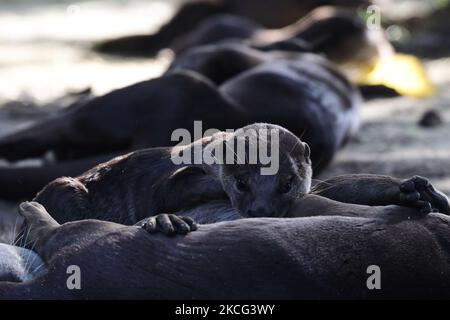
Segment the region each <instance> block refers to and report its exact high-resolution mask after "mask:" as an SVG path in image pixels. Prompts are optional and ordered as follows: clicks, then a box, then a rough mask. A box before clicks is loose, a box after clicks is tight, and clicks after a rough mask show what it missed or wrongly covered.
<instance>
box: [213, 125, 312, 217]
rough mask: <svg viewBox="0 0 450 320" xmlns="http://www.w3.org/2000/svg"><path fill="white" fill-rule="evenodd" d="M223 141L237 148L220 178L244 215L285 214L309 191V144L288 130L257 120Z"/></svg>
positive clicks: (272, 215) (222, 168)
mask: <svg viewBox="0 0 450 320" xmlns="http://www.w3.org/2000/svg"><path fill="white" fill-rule="evenodd" d="M224 143H225V149H226V150H228V151H229V150H234V160H235V163H225V164H224V165H223V166H221V170H220V176H221V179H220V180H221V182H222V185H223V188H224V190H225V192H226V194H227V195H228V197H229V199H230V201H231V203H232V205H233V207H235V208H236V209H238V210H239V211H240V213H241V214H242V215H243V216H245V217H282V216H284V215H286V213H287V212H288V211H289V209H290V207H291V206H292V205H293V204H294V203H295V201H296V200H297V199H299V198H301V197H302V196H304V195H305V194H307V193H308V192H309V190H310V186H311V175H312V169H311V161H310V159H309V156H310V150H309V147H308V145H307V144H306V143H303V142H302V141H300V139H299V138H297V137H296V136H295V135H294V134H292V133H291V132H289V131H288V130H286V129H284V128H282V127H279V126H275V125H269V124H254V125H250V126H246V127H244V128H242V129H240V130H238V131H236V133H235V134H233V135H232V136H231V137H229V138H228V139H227V140H226V141H225V142H224ZM239 143H241V144H240V147H239ZM243 145H245V148H244V147H242V146H243ZM243 150H245V152H243ZM252 153H253V154H252ZM254 153H256V155H255V154H254ZM264 153H266V155H264ZM252 160H253V161H252ZM274 162H277V163H274Z"/></svg>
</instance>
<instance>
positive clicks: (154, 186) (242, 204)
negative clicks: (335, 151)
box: [35, 124, 450, 224]
mask: <svg viewBox="0 0 450 320" xmlns="http://www.w3.org/2000/svg"><path fill="white" fill-rule="evenodd" d="M263 130H265V132H264V134H263V133H261V132H263ZM269 130H273V131H275V132H276V133H277V134H278V135H279V138H278V140H277V141H276V140H273V141H272V139H274V137H272V135H271V136H270V138H269V136H268V135H267V133H268V131H269ZM252 138H254V140H253V141H252V140H249V139H252ZM240 141H243V142H244V144H243V147H244V149H241V150H244V152H239V142H240ZM260 141H264V142H265V143H266V144H267V146H266V147H268V148H266V151H268V149H270V154H271V156H276V157H277V161H278V165H277V168H276V169H277V170H276V171H275V172H273V173H272V172H270V174H267V175H266V174H263V171H262V170H263V169H267V168H264V166H267V164H268V162H267V161H266V162H265V163H263V162H262V159H261V153H257V157H255V158H254V160H255V161H254V163H253V164H251V163H249V159H250V158H251V157H252V156H254V155H255V153H254V152H255V150H256V149H252V147H254V146H258V145H256V142H258V143H259V142H260ZM272 146H275V147H277V148H272ZM218 150H231V152H230V154H231V156H232V157H231V160H232V161H231V163H225V162H221V163H217V162H211V163H207V160H206V158H204V159H202V161H204V162H200V163H192V159H195V156H196V154H198V153H201V155H202V156H209V157H210V158H212V159H213V160H217V158H218V157H219V155H218V153H217V152H218ZM256 151H261V150H256ZM252 152H253V153H252ZM309 155H310V151H309V147H308V146H307V144H305V143H303V142H302V141H301V140H300V139H299V138H298V137H296V136H295V135H293V134H292V133H291V132H289V131H287V130H286V129H284V128H281V127H279V126H274V125H269V124H254V125H250V126H246V127H244V128H242V129H240V130H238V131H236V132H235V133H233V134H230V133H225V132H218V133H216V134H214V135H212V136H209V137H206V138H203V139H200V140H198V141H196V142H194V143H192V144H190V145H187V146H176V147H173V148H155V149H146V150H141V151H136V152H134V153H131V154H127V155H125V156H121V157H118V158H116V159H113V160H111V161H109V162H106V163H104V164H101V165H99V166H97V167H94V168H93V169H91V170H89V171H87V172H86V173H85V174H83V175H81V176H79V177H78V178H59V179H57V180H55V181H53V182H52V183H50V184H49V185H47V186H46V187H45V188H44V189H43V190H42V191H41V192H40V193H39V194H38V195H37V197H36V198H35V201H37V202H39V203H41V204H43V205H44V206H45V207H46V208H47V210H48V211H49V212H50V214H51V215H52V216H53V217H54V218H55V219H56V220H57V221H58V222H66V221H72V220H80V219H87V218H95V219H101V220H108V221H114V222H118V223H123V224H135V223H137V222H138V221H139V220H142V219H144V218H146V217H149V216H153V215H156V214H159V213H175V212H177V211H180V210H182V209H188V208H192V207H195V206H198V205H199V204H202V203H206V202H210V201H230V203H231V205H232V206H233V207H234V208H236V209H237V210H238V211H239V213H240V216H241V217H285V216H289V212H290V211H291V209H292V207H293V206H294V205H295V203H297V202H298V201H300V200H301V199H302V198H303V197H304V196H305V195H306V194H308V193H310V186H311V176H312V168H311V161H310V159H309ZM186 156H188V159H190V162H188V163H182V162H179V160H180V159H183V158H185V157H186ZM223 157H224V155H223V154H222V155H221V156H220V158H221V159H223ZM274 159H275V158H274ZM175 160H176V161H175ZM236 160H243V161H240V162H239V161H236ZM271 160H272V159H271ZM411 184H412V185H411ZM405 185H406V187H405ZM311 193H312V194H315V195H323V196H325V197H327V198H329V199H333V200H337V201H340V202H349V203H354V204H365V205H390V204H399V205H407V206H412V207H415V208H417V209H419V210H420V211H421V212H423V213H428V212H430V211H432V210H433V209H436V210H438V211H440V212H442V213H450V209H449V208H450V206H449V205H448V199H447V198H446V196H445V195H443V194H442V193H440V192H438V191H436V190H435V189H434V188H433V186H432V185H431V184H430V183H429V182H428V181H427V180H426V179H423V178H413V179H411V180H407V181H406V182H404V183H402V182H401V181H400V180H397V179H394V178H390V177H384V176H376V175H348V176H343V177H337V178H335V179H334V180H328V181H325V182H322V183H319V184H318V185H316V186H315V187H314V188H313V189H312V191H311ZM195 218H196V219H199V217H195ZM205 219H208V221H210V222H217V220H214V219H211V218H205ZM227 219H228V218H227V217H226V216H225V217H224V218H223V219H219V221H223V220H227ZM203 221H204V220H203V219H202V218H200V222H203Z"/></svg>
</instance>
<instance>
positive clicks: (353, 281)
mask: <svg viewBox="0 0 450 320" xmlns="http://www.w3.org/2000/svg"><path fill="white" fill-rule="evenodd" d="M36 210H37V212H36ZM194 210H196V211H201V212H202V213H201V215H202V216H205V215H206V216H208V215H211V214H214V213H215V212H217V213H219V215H222V214H223V213H224V212H227V211H230V210H231V211H233V209H231V208H230V207H229V205H227V204H226V203H224V204H222V207H221V208H220V209H219V208H218V206H217V205H216V206H215V207H214V208H213V209H212V210H211V204H206V205H203V206H200V207H197V208H196V209H194ZM24 211H26V212H29V214H28V213H26V212H25V213H24ZM344 212H345V213H347V214H348V215H353V217H342V216H341V217H340V216H328V217H310V218H291V219H273V218H272V219H268V218H257V219H244V220H240V221H239V222H237V221H234V222H233V221H232V222H224V223H217V224H211V225H204V226H200V227H199V230H197V231H196V232H193V233H190V234H189V235H187V236H184V237H175V238H166V237H162V236H161V235H150V234H148V233H147V232H145V231H144V230H142V229H141V228H137V227H127V226H123V225H119V224H115V223H111V222H104V221H95V220H85V221H77V222H71V223H67V224H64V225H62V226H59V225H57V224H56V223H55V222H54V221H52V220H51V218H50V217H49V216H48V214H47V213H46V212H45V210H44V209H43V208H42V207H39V206H37V207H36V205H35V208H34V209H30V208H29V207H22V214H23V215H25V217H26V220H27V223H28V225H30V226H32V228H31V229H30V230H31V232H30V234H31V235H32V237H34V240H36V246H35V248H36V250H37V252H38V253H39V254H40V256H41V257H43V259H44V260H45V262H46V263H47V265H48V268H49V270H52V271H50V272H47V273H46V274H45V275H43V276H42V277H40V278H38V279H36V280H34V281H32V282H27V283H23V284H13V283H5V282H3V283H0V298H2V299H30V298H34V299H108V298H110V299H381V298H385V299H387V298H391V299H393V298H397V299H398V298H427V299H429V298H440V299H442V298H446V297H447V298H448V297H450V265H449V260H450V259H449V252H450V231H449V228H448V224H449V223H450V220H449V218H448V217H447V216H444V215H442V214H438V213H432V214H429V215H428V216H427V217H425V218H423V219H420V220H416V219H414V217H415V216H416V215H417V211H416V210H414V209H409V208H404V207H398V206H388V207H367V206H356V205H347V204H344V205H343V206H341V205H337V206H334V207H328V209H327V210H326V211H323V212H320V213H319V212H316V214H328V215H334V214H335V213H336V214H338V215H340V214H342V213H344ZM186 213H187V212H186ZM298 213H299V214H300V215H302V214H305V213H306V212H298ZM187 214H192V213H187ZM310 214H313V213H312V212H311V213H310ZM358 215H359V217H358ZM361 215H362V216H364V217H361ZM408 217H409V218H412V219H408ZM70 265H77V266H79V267H80V269H81V272H82V277H81V287H82V290H69V289H67V286H66V282H67V277H68V276H69V275H68V274H67V267H68V266H70ZM371 265H377V266H379V267H380V269H381V273H382V276H381V281H382V282H381V287H382V290H369V289H368V287H367V284H366V283H367V279H368V277H369V276H370V275H371V274H370V273H367V268H368V267H369V266H371ZM119 274H120V275H121V276H120V277H117V275H119Z"/></svg>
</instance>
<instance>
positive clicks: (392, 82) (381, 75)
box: [356, 54, 434, 98]
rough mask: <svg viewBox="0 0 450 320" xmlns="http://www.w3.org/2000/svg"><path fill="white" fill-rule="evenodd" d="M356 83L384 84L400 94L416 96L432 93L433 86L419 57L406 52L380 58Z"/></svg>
mask: <svg viewBox="0 0 450 320" xmlns="http://www.w3.org/2000/svg"><path fill="white" fill-rule="evenodd" d="M356 83H357V84H360V85H384V86H386V87H389V88H392V89H395V90H396V91H397V92H398V93H399V94H401V95H405V96H413V97H418V98H424V97H429V96H431V95H433V94H434V86H433V84H432V83H431V82H430V80H429V79H428V77H427V75H426V73H425V70H424V68H423V66H422V64H421V62H420V61H419V59H417V58H416V57H414V56H411V55H406V54H393V55H390V56H388V57H385V58H382V59H380V60H379V61H378V62H377V63H376V65H375V66H374V67H373V69H372V70H370V71H369V72H366V73H363V74H362V75H361V76H360V77H359V79H357V81H356Z"/></svg>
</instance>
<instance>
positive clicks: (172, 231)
mask: <svg viewBox="0 0 450 320" xmlns="http://www.w3.org/2000/svg"><path fill="white" fill-rule="evenodd" d="M136 226H140V227H142V228H143V229H144V230H146V231H148V232H149V233H155V232H162V233H163V234H165V235H167V236H175V235H178V234H180V235H185V234H187V233H189V232H192V231H195V230H197V224H196V223H195V221H194V220H193V219H192V218H190V217H183V216H177V215H174V214H159V215H157V216H153V217H150V218H146V219H144V220H141V221H139V222H138V223H137V224H136Z"/></svg>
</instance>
